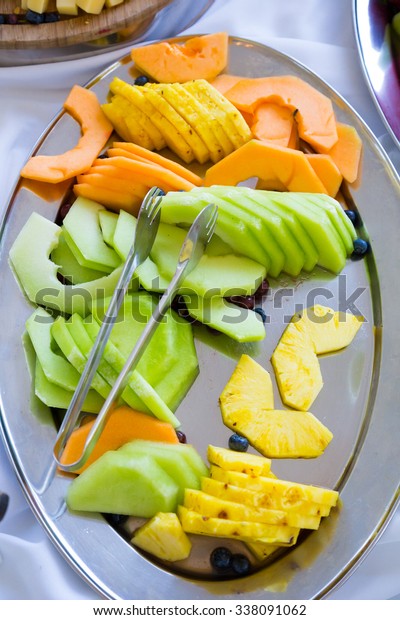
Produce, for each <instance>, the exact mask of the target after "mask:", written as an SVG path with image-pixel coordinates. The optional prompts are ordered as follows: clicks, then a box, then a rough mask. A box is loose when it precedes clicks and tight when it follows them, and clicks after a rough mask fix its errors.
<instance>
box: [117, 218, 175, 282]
mask: <svg viewBox="0 0 400 620" xmlns="http://www.w3.org/2000/svg"><path fill="white" fill-rule="evenodd" d="M136 223H137V220H136V218H135V217H134V216H133V215H132V214H131V213H128V212H127V211H120V212H119V215H118V216H117V223H116V227H115V230H114V235H113V239H112V246H113V248H114V249H115V251H116V252H117V253H118V255H119V256H120V258H121V259H122V260H123V261H125V260H126V257H127V256H128V253H129V250H130V249H131V247H132V243H133V241H134V238H135V234H136ZM136 276H137V278H138V279H139V283H140V284H141V286H142V287H143V288H144V289H146V290H147V291H155V292H157V293H162V292H164V291H165V290H166V289H167V286H168V284H169V280H168V279H167V278H164V277H163V276H162V275H161V274H160V272H159V269H158V267H157V265H156V264H155V263H154V262H153V261H152V260H151V258H150V257H149V258H147V259H146V260H145V261H144V262H143V263H142V264H141V265H139V267H138V268H137V269H136Z"/></svg>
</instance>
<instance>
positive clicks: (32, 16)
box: [25, 9, 44, 24]
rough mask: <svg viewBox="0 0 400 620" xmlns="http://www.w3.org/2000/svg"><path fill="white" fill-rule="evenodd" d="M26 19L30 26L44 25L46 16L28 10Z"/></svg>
mask: <svg viewBox="0 0 400 620" xmlns="http://www.w3.org/2000/svg"><path fill="white" fill-rule="evenodd" d="M25 19H26V21H27V22H29V23H30V24H43V22H44V14H43V13H36V11H31V9H28V10H27V12H26V13H25Z"/></svg>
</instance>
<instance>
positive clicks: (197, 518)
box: [178, 506, 299, 546]
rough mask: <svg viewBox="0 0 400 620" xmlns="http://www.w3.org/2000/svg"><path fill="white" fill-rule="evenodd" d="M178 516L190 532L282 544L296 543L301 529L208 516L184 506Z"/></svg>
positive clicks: (183, 526)
mask: <svg viewBox="0 0 400 620" xmlns="http://www.w3.org/2000/svg"><path fill="white" fill-rule="evenodd" d="M178 517H179V519H180V521H181V524H182V528H183V530H184V531H185V532H187V533H189V534H200V535H203V536H215V537H217V538H231V539H236V540H244V541H251V542H255V541H261V542H266V543H270V544H279V545H282V546H290V545H294V544H295V543H296V541H297V537H298V535H299V529H298V528H294V527H288V526H287V525H268V524H265V523H256V522H251V521H233V520H230V519H220V518H217V517H207V516H206V515H203V514H201V513H199V512H196V511H194V510H188V509H187V508H185V507H184V506H178Z"/></svg>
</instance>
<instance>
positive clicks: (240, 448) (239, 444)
mask: <svg viewBox="0 0 400 620" xmlns="http://www.w3.org/2000/svg"><path fill="white" fill-rule="evenodd" d="M229 447H230V449H231V450H235V452H247V450H248V449H249V442H248V441H247V439H246V437H243V436H242V435H238V433H233V435H231V436H230V437H229Z"/></svg>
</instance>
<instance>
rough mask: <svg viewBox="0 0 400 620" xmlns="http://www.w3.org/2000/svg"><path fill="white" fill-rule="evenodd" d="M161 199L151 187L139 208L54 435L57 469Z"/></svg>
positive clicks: (153, 229)
mask: <svg viewBox="0 0 400 620" xmlns="http://www.w3.org/2000/svg"><path fill="white" fill-rule="evenodd" d="M163 195H164V192H163V191H162V190H161V189H159V188H158V187H153V188H152V189H151V190H149V192H148V193H147V194H146V196H145V198H144V200H143V202H142V205H141V207H140V210H139V214H138V218H137V224H136V231H135V238H134V240H133V242H132V246H131V248H130V250H129V252H128V256H127V257H126V260H125V263H124V265H123V268H122V271H121V275H120V277H119V280H118V284H117V286H116V288H115V290H114V293H113V295H112V298H111V301H110V303H109V306H108V308H107V309H106V312H105V315H104V318H103V321H102V324H101V326H100V330H99V333H98V334H97V338H96V340H95V343H94V345H93V347H92V350H91V352H90V355H89V357H88V359H87V362H86V365H85V368H84V371H83V373H82V375H81V377H80V380H79V383H78V385H77V388H76V390H75V392H74V394H73V396H72V399H71V402H70V405H69V407H68V410H67V412H66V414H65V417H64V419H63V422H62V424H61V426H60V429H59V431H58V434H57V438H56V442H55V445H54V450H53V452H54V457H55V460H56V462H57V464H58V466H59V467H63V466H62V465H61V463H60V462H59V458H60V456H61V453H62V451H63V449H64V448H65V444H66V442H67V440H68V438H69V436H70V434H71V433H72V431H73V429H74V427H75V424H76V422H77V420H78V417H79V415H80V413H81V409H82V406H83V403H84V400H85V398H86V396H87V393H88V391H89V389H90V386H91V383H92V380H93V377H94V375H95V373H96V371H97V368H98V365H99V363H100V360H101V357H102V355H103V352H104V348H105V346H106V344H107V341H108V338H109V336H110V333H111V330H112V328H113V325H114V323H115V320H116V318H117V316H118V312H119V310H120V308H121V305H122V302H123V300H124V298H125V295H126V291H127V290H128V287H129V285H130V283H131V280H132V278H133V276H134V273H135V271H136V269H137V268H138V267H139V265H141V264H142V263H143V262H144V261H145V260H146V258H148V256H149V254H150V250H151V248H152V246H153V243H154V240H155V238H156V234H157V230H158V225H159V223H160V205H161V198H162V196H163Z"/></svg>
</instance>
